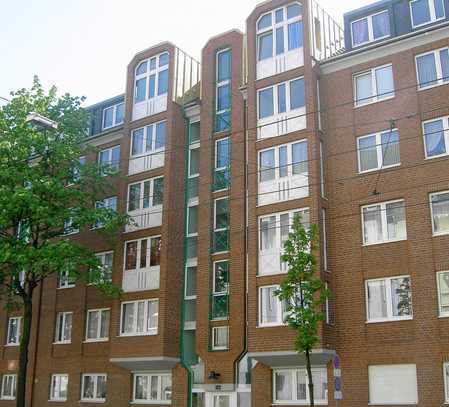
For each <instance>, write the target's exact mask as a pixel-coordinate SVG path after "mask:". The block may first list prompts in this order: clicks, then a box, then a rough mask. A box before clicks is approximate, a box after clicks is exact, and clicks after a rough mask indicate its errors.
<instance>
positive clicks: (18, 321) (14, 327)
mask: <svg viewBox="0 0 449 407" xmlns="http://www.w3.org/2000/svg"><path fill="white" fill-rule="evenodd" d="M21 325H22V317H10V318H8V333H7V336H6V344H7V345H18V344H19V343H20V333H21Z"/></svg>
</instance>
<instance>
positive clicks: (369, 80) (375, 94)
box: [354, 65, 394, 107]
mask: <svg viewBox="0 0 449 407" xmlns="http://www.w3.org/2000/svg"><path fill="white" fill-rule="evenodd" d="M393 97H394V81H393V66H392V65H385V66H381V67H378V68H374V69H371V70H369V71H367V72H363V73H359V74H357V75H355V76H354V106H355V107H359V106H364V105H367V104H370V103H375V102H380V101H382V100H386V99H391V98H393Z"/></svg>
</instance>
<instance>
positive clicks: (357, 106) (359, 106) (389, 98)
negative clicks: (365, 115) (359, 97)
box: [354, 95, 395, 109]
mask: <svg viewBox="0 0 449 407" xmlns="http://www.w3.org/2000/svg"><path fill="white" fill-rule="evenodd" d="M394 98H395V95H393V96H389V97H386V98H383V99H380V100H374V101H372V102H367V103H363V104H361V105H357V104H356V103H355V101H354V109H361V108H363V107H365V106H370V105H374V104H376V103H381V102H386V101H387V100H391V99H394Z"/></svg>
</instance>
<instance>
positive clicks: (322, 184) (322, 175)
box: [320, 141, 327, 199]
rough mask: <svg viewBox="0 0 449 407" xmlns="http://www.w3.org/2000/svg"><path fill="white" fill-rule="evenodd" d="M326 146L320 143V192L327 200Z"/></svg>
mask: <svg viewBox="0 0 449 407" xmlns="http://www.w3.org/2000/svg"><path fill="white" fill-rule="evenodd" d="M324 172H325V171H324V144H323V142H322V141H320V190H321V197H322V198H324V199H327V197H326V177H325V173H324Z"/></svg>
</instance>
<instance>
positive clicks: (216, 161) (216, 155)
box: [214, 137, 231, 192]
mask: <svg viewBox="0 0 449 407" xmlns="http://www.w3.org/2000/svg"><path fill="white" fill-rule="evenodd" d="M225 140H228V161H229V162H230V161H231V151H230V147H231V140H230V137H223V138H220V139H217V140H215V162H214V170H215V171H220V170H226V169H227V168H229V166H221V167H219V166H218V148H217V146H218V143H220V142H223V141H225ZM226 189H228V188H226ZM215 192H217V191H215Z"/></svg>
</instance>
